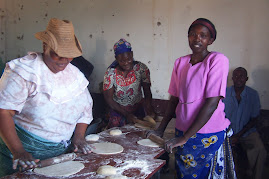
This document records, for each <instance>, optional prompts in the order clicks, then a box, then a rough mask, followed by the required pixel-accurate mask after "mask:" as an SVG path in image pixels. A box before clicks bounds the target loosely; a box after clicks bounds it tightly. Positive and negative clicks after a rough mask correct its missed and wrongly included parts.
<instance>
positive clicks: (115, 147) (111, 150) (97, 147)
mask: <svg viewBox="0 0 269 179" xmlns="http://www.w3.org/2000/svg"><path fill="white" fill-rule="evenodd" d="M91 145H92V146H93V150H92V152H93V153H96V154H104V155H110V154H118V153H121V152H123V147H122V146H121V145H119V144H115V143H110V142H105V143H94V144H91Z"/></svg>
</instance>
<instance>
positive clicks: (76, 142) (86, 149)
mask: <svg viewBox="0 0 269 179" xmlns="http://www.w3.org/2000/svg"><path fill="white" fill-rule="evenodd" d="M72 145H73V147H74V152H81V153H83V154H89V153H91V152H92V147H91V145H90V144H88V143H87V142H86V140H85V139H84V138H81V139H73V141H72Z"/></svg>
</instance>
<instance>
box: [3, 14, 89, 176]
mask: <svg viewBox="0 0 269 179" xmlns="http://www.w3.org/2000/svg"><path fill="white" fill-rule="evenodd" d="M35 37H36V38H37V39H39V40H41V41H42V42H43V53H36V52H31V53H29V54H28V55H26V56H25V57H22V58H18V59H15V60H12V61H10V62H8V63H7V65H6V68H5V71H4V74H3V76H2V77H1V80H0V163H1V165H0V177H2V176H5V175H8V174H12V173H14V172H15V171H17V168H18V167H22V168H24V169H28V168H32V167H34V166H36V162H38V161H39V160H42V159H46V158H50V157H54V156H57V155H60V154H62V153H64V152H66V151H67V148H68V147H69V146H73V149H74V151H75V152H76V151H81V152H83V153H84V154H87V153H90V152H91V148H90V146H89V145H88V144H87V143H86V141H85V138H84V134H85V130H86V128H87V126H88V124H90V123H91V121H92V98H91V96H90V93H89V91H88V89H87V85H88V81H87V80H86V78H85V77H84V75H83V74H82V73H81V72H80V71H79V70H78V69H77V68H76V67H74V66H73V65H72V64H70V62H71V61H72V60H73V58H75V57H78V56H81V55H82V50H81V45H80V43H79V41H78V40H77V38H76V36H75V34H74V28H73V24H72V22H70V21H68V20H59V19H56V18H53V19H51V20H50V21H49V23H48V26H47V29H46V30H45V31H43V32H38V33H36V34H35ZM72 135H73V137H72ZM71 137H72V140H71ZM70 143H71V144H72V145H69V144H70Z"/></svg>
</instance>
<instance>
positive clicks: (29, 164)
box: [13, 150, 39, 170]
mask: <svg viewBox="0 0 269 179" xmlns="http://www.w3.org/2000/svg"><path fill="white" fill-rule="evenodd" d="M37 162H39V159H35V158H33V156H32V155H31V154H30V153H28V152H26V151H25V150H24V151H20V152H15V153H13V169H14V170H16V169H17V167H19V168H22V170H26V169H30V168H34V167H37V164H36V163H37Z"/></svg>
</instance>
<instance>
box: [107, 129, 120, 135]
mask: <svg viewBox="0 0 269 179" xmlns="http://www.w3.org/2000/svg"><path fill="white" fill-rule="evenodd" d="M109 134H110V135H113V136H116V135H121V134H122V132H121V130H119V129H113V130H111V131H110V132H109Z"/></svg>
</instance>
